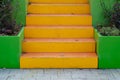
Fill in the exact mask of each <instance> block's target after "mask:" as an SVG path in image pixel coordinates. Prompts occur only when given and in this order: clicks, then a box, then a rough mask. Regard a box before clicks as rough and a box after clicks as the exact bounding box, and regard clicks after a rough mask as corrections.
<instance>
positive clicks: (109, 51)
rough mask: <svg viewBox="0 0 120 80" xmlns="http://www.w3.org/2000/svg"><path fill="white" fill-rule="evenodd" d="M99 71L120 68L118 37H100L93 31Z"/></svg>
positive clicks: (119, 40)
mask: <svg viewBox="0 0 120 80" xmlns="http://www.w3.org/2000/svg"><path fill="white" fill-rule="evenodd" d="M95 40H96V42H97V45H96V47H97V50H96V51H97V54H98V57H99V65H98V66H99V68H100V69H115V68H120V62H119V61H120V36H102V35H100V34H99V32H97V30H95Z"/></svg>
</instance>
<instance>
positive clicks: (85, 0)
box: [29, 0, 88, 4]
mask: <svg viewBox="0 0 120 80" xmlns="http://www.w3.org/2000/svg"><path fill="white" fill-rule="evenodd" d="M29 2H31V3H63V4H66V3H68V4H69V3H77V4H79V3H88V0H29Z"/></svg>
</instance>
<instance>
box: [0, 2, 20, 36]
mask: <svg viewBox="0 0 120 80" xmlns="http://www.w3.org/2000/svg"><path fill="white" fill-rule="evenodd" d="M13 10H14V8H13V7H12V5H11V0H0V35H17V34H18V32H19V30H20V27H21V26H20V25H17V23H16V21H15V19H14V18H13V15H12V13H13Z"/></svg>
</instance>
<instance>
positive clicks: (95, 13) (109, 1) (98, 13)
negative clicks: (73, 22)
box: [89, 0, 115, 26]
mask: <svg viewBox="0 0 120 80" xmlns="http://www.w3.org/2000/svg"><path fill="white" fill-rule="evenodd" d="M103 1H104V2H105V5H106V6H107V8H110V7H112V6H113V4H114V3H115V0H103ZM89 2H90V5H91V14H92V17H93V26H96V25H97V24H105V19H104V14H103V9H102V7H101V4H100V0H89Z"/></svg>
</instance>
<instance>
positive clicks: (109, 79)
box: [0, 69, 120, 80]
mask: <svg viewBox="0 0 120 80" xmlns="http://www.w3.org/2000/svg"><path fill="white" fill-rule="evenodd" d="M0 80H120V69H116V70H95V69H21V70H19V69H0Z"/></svg>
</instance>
